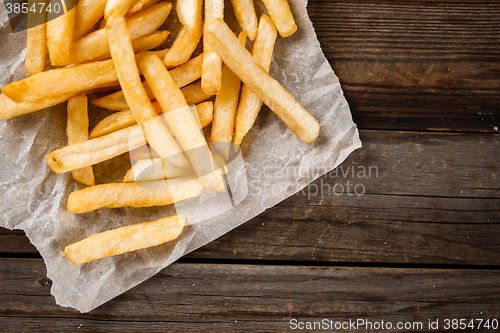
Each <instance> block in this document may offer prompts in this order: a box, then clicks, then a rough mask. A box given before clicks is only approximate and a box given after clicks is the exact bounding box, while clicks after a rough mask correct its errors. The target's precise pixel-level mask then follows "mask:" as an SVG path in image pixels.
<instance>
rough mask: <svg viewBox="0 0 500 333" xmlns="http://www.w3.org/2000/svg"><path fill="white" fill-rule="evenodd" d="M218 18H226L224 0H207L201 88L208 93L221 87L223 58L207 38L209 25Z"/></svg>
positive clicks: (216, 91)
mask: <svg viewBox="0 0 500 333" xmlns="http://www.w3.org/2000/svg"><path fill="white" fill-rule="evenodd" d="M217 18H220V19H222V18H224V0H206V1H205V26H204V32H205V35H204V36H203V73H202V75H201V90H203V92H205V93H206V94H208V95H216V94H218V93H219V92H220V89H221V79H222V60H221V58H220V57H219V55H218V54H217V53H215V52H214V50H212V48H211V47H210V45H209V44H208V43H207V38H206V32H207V29H208V27H210V26H211V24H212V23H213V22H214V20H215V19H217Z"/></svg>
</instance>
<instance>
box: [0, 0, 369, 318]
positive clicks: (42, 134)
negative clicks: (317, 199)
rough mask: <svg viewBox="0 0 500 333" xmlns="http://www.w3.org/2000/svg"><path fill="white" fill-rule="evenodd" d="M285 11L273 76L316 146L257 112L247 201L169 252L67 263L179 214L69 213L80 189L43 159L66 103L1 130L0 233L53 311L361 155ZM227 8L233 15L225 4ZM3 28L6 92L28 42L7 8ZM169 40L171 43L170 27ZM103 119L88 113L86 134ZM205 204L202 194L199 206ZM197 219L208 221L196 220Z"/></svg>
mask: <svg viewBox="0 0 500 333" xmlns="http://www.w3.org/2000/svg"><path fill="white" fill-rule="evenodd" d="M0 1H1V0H0ZM289 2H290V6H291V8H292V11H293V14H294V17H295V19H296V22H297V25H298V31H297V32H296V33H295V34H294V35H292V36H291V37H289V38H286V39H282V38H280V37H278V41H277V43H276V49H275V52H274V59H273V62H272V65H271V70H270V73H271V75H272V76H273V77H274V78H276V79H277V80H278V81H279V82H280V83H281V84H282V85H283V86H284V87H285V88H286V89H287V90H288V91H289V92H290V93H291V94H292V95H294V96H295V97H296V98H297V100H298V101H299V102H300V103H301V104H302V105H303V106H304V107H305V108H306V109H307V110H309V111H310V112H311V113H312V115H313V116H314V117H315V118H316V119H317V120H318V121H319V123H320V125H321V133H320V136H319V138H318V139H317V140H316V141H314V142H312V143H310V144H305V143H303V142H302V141H300V140H299V139H298V138H297V137H296V136H295V135H294V134H293V133H292V132H291V131H290V130H289V129H288V128H287V127H286V126H285V125H284V124H283V123H282V122H281V121H280V120H279V119H278V117H276V115H274V114H273V113H272V112H271V111H270V110H269V109H268V108H267V107H263V109H262V110H261V113H260V115H259V117H258V119H257V123H256V124H255V126H254V127H253V129H252V130H251V131H250V132H249V134H248V135H247V136H246V137H245V139H244V141H243V144H242V147H241V150H242V152H243V155H242V158H243V160H244V163H245V164H244V165H245V168H244V170H243V171H244V173H241V172H240V173H239V174H238V177H240V178H239V180H238V179H236V180H233V183H235V182H237V183H238V184H242V180H241V179H242V178H241V177H243V179H244V182H246V183H245V184H244V185H245V186H246V187H247V189H248V191H247V192H246V193H245V195H246V197H245V195H243V196H240V197H239V198H236V200H233V201H232V205H233V206H235V207H230V208H229V209H222V210H221V211H224V212H223V213H222V214H221V215H218V216H215V217H211V218H209V219H207V220H203V219H201V221H197V223H196V224H191V225H188V226H187V227H186V229H185V230H184V232H183V234H182V235H181V237H180V238H179V239H178V240H177V241H175V242H171V243H167V244H164V245H160V246H157V247H153V248H149V249H144V250H139V251H135V252H131V253H128V254H123V255H119V256H114V257H110V258H104V259H101V260H96V261H93V262H90V263H87V264H83V265H80V266H74V265H73V264H71V263H70V262H69V261H68V260H67V259H66V257H65V256H64V254H63V249H64V247H65V246H66V245H68V244H71V243H73V242H76V241H79V240H81V239H83V238H85V237H88V236H90V235H91V234H93V233H97V232H102V231H105V230H108V229H111V228H116V227H120V226H124V225H129V224H133V223H140V222H144V221H151V220H154V219H157V218H160V217H164V216H168V215H171V214H174V213H175V209H174V207H157V208H140V209H139V208H122V209H100V210H98V211H95V212H91V213H86V214H81V215H75V214H71V213H69V212H68V211H67V210H66V203H67V198H68V195H69V193H71V192H72V191H75V190H78V189H81V188H83V187H84V186H83V185H81V184H79V183H77V182H75V181H73V179H72V178H71V175H70V173H66V174H61V175H57V174H55V173H54V172H52V171H51V170H50V168H49V167H48V166H47V164H46V163H45V160H44V158H45V156H46V155H47V154H48V153H49V152H51V151H53V150H55V149H57V148H61V147H63V146H65V145H66V144H67V138H66V134H65V125H66V109H65V108H66V103H63V104H61V105H58V106H56V107H52V108H49V109H47V110H43V111H39V112H36V113H33V114H29V115H25V116H21V117H18V118H14V119H11V120H9V121H6V122H5V121H0V156H2V158H1V159H0V170H2V172H1V173H0V193H1V197H2V201H1V204H0V205H1V210H0V214H1V218H0V226H3V227H6V228H10V229H22V230H24V231H25V232H26V234H27V235H28V237H29V239H30V240H31V242H32V243H33V244H34V245H35V246H36V248H37V249H38V251H39V252H40V254H41V255H42V257H43V259H44V261H45V264H46V266H47V275H48V277H49V278H50V279H51V280H52V282H53V284H52V289H51V292H52V294H53V295H54V296H55V299H56V302H57V303H58V304H60V305H61V306H66V307H72V308H75V309H77V310H79V311H81V312H88V311H90V310H92V309H94V308H96V307H97V306H99V305H101V304H103V303H105V302H107V301H109V300H111V299H112V298H114V297H116V296H118V295H120V294H121V293H123V292H125V291H127V290H128V289H130V288H132V287H134V286H135V285H137V284H139V283H141V282H142V281H144V280H146V279H148V278H150V277H151V276H153V275H154V274H156V273H157V272H158V271H160V270H161V269H162V268H164V267H166V266H167V265H169V264H171V263H172V262H174V261H175V260H177V259H178V258H180V257H181V256H183V255H184V254H187V253H189V252H191V251H193V250H195V249H197V248H199V247H201V246H203V245H205V244H207V243H209V242H210V241H212V240H214V239H216V238H218V237H220V236H222V235H223V234H225V233H227V232H229V231H230V230H232V229H234V228H236V227H238V226H239V225H241V224H242V223H244V222H246V221H248V220H250V219H251V218H253V217H255V216H257V215H258V214H260V213H262V212H263V211H264V210H266V209H268V208H270V207H273V206H274V205H276V204H277V203H279V202H280V201H283V200H284V199H286V198H287V197H289V196H291V195H293V194H294V193H296V192H298V191H299V190H301V189H303V188H304V187H305V186H307V185H308V184H309V183H311V182H312V181H314V180H315V179H317V178H318V177H320V176H322V175H323V174H325V173H327V172H329V171H330V170H332V169H333V168H335V167H337V166H338V165H339V164H340V163H342V161H344V160H345V158H346V157H347V156H348V155H349V154H350V153H351V152H352V151H353V150H355V149H357V148H359V147H361V142H360V140H359V135H358V130H357V127H356V125H355V124H354V122H353V121H352V117H351V113H350V110H349V106H348V104H347V102H346V100H345V98H344V96H343V93H342V89H341V87H340V84H339V80H338V79H337V77H336V76H335V74H334V72H333V71H332V69H331V67H330V65H329V63H328V61H327V59H326V58H325V56H324V54H323V52H322V50H321V48H320V44H319V42H318V40H317V38H316V35H315V32H314V29H313V26H312V23H311V21H310V20H309V17H308V15H307V10H306V5H305V3H304V1H303V0H290V1H289ZM256 3H257V5H256V7H257V12H258V15H259V16H260V14H261V13H264V12H265V9H264V6H263V5H262V3H261V2H260V0H259V1H257V2H256ZM226 5H227V6H228V7H230V6H231V5H230V1H226ZM231 15H232V14H231V13H230V10H229V8H228V9H227V10H226V20H227V21H229V22H230V23H231V22H233V23H232V25H231V24H230V25H231V26H232V27H235V24H234V15H233V16H231ZM168 20H169V24H170V25H174V24H178V23H177V19H176V15H175V9H173V10H172V12H171V14H170V17H169V18H168ZM0 27H1V28H0V29H1V30H0V40H1V43H2V47H1V48H0V63H1V64H0V85H4V84H6V83H8V82H10V81H13V80H17V79H20V78H22V77H24V76H26V73H25V72H24V63H23V60H24V56H25V54H24V53H25V51H24V49H25V42H26V38H25V32H20V33H16V34H12V33H11V30H10V26H9V23H8V20H7V15H6V14H5V8H4V6H3V5H0ZM235 29H236V28H235ZM171 31H172V35H174V33H175V30H174V28H173V27H172V28H171ZM101 96H102V94H101ZM90 98H91V99H92V98H93V96H90ZM109 113H110V112H108V111H106V110H103V109H98V108H94V107H91V108H90V110H89V116H90V119H91V127H92V126H93V125H95V124H96V123H97V122H98V121H99V120H100V119H102V118H104V117H105V116H107V115H108V114H109ZM127 163H128V164H127ZM129 167H130V162H128V161H127V160H126V159H125V158H124V157H123V156H120V157H117V158H115V159H113V160H111V161H107V162H104V163H101V164H99V165H96V166H94V171H95V175H96V181H97V183H104V182H112V181H114V182H121V180H122V179H123V176H124V174H125V172H126V170H127V169H128V168H129ZM238 170H240V171H241V169H238ZM229 181H230V182H231V180H230V179H229ZM233 185H234V184H233ZM209 195H210V192H209V191H207V190H205V191H204V193H203V196H205V197H207V196H209ZM208 199H209V198H208ZM233 199H234V198H233ZM240 201H241V202H240ZM238 202H240V203H239V204H238ZM224 205H227V202H226V203H224ZM194 206H196V205H194ZM215 208H220V207H215ZM203 213H205V214H207V216H210V215H211V213H207V212H205V211H203V212H199V214H203Z"/></svg>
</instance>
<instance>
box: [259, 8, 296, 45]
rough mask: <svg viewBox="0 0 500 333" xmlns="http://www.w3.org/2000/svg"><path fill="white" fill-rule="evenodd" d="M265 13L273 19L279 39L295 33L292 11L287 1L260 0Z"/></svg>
mask: <svg viewBox="0 0 500 333" xmlns="http://www.w3.org/2000/svg"><path fill="white" fill-rule="evenodd" d="M262 1H263V2H264V5H265V6H266V8H267V12H268V13H269V15H270V16H271V18H272V19H273V22H274V24H275V25H276V28H278V31H279V32H280V35H281V37H283V38H286V37H288V36H291V35H292V34H293V33H294V32H295V31H297V25H296V24H295V20H294V19H293V14H292V11H291V10H290V6H289V5H288V1H287V0H262Z"/></svg>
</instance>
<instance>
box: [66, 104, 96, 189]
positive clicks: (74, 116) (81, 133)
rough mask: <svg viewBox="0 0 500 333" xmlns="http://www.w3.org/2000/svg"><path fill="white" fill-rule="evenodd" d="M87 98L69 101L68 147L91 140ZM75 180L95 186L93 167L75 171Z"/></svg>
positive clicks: (73, 172) (73, 173)
mask: <svg viewBox="0 0 500 333" xmlns="http://www.w3.org/2000/svg"><path fill="white" fill-rule="evenodd" d="M87 103H88V101H87V96H85V95H79V96H75V97H73V98H71V99H70V100H69V101H68V126H67V128H66V134H67V135H68V145H74V144H76V143H80V142H85V141H87V140H88V139H89V116H88V112H87ZM71 173H72V175H73V179H74V180H76V181H79V182H80V183H82V184H85V185H87V186H94V184H95V183H94V172H93V171H92V166H88V167H85V168H82V169H77V170H73V171H72V172H71Z"/></svg>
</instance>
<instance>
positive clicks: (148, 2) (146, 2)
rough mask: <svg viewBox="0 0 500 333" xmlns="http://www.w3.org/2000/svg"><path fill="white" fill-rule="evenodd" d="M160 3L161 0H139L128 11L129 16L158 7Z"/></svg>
mask: <svg viewBox="0 0 500 333" xmlns="http://www.w3.org/2000/svg"><path fill="white" fill-rule="evenodd" d="M159 1H160V0H139V1H137V2H136V3H135V4H134V5H132V7H131V8H130V10H129V11H128V15H130V14H133V13H136V12H138V11H140V10H145V9H147V8H149V7H152V6H154V5H156V4H157V3H158V2H159Z"/></svg>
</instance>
